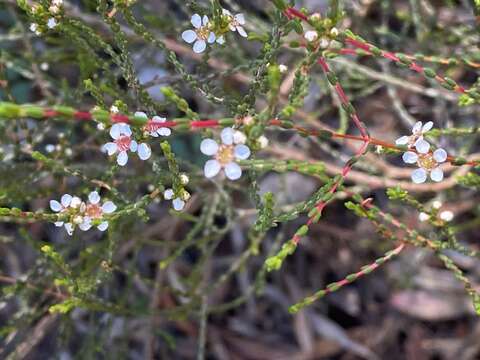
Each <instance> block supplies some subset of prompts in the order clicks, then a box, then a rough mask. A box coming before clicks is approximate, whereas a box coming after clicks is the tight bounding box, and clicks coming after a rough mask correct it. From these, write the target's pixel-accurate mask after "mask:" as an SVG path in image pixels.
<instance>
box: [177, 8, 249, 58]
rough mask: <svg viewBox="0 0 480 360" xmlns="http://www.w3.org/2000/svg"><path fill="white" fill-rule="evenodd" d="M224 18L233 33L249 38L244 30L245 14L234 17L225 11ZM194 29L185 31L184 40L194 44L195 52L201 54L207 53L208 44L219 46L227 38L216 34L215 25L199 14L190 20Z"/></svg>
mask: <svg viewBox="0 0 480 360" xmlns="http://www.w3.org/2000/svg"><path fill="white" fill-rule="evenodd" d="M223 16H224V17H225V19H226V20H227V22H228V28H229V29H230V30H231V31H233V32H238V34H239V35H240V36H242V37H247V33H246V32H245V29H244V28H243V25H245V17H244V15H243V14H237V15H232V14H231V13H230V11H228V10H226V9H223ZM190 22H191V23H192V25H193V27H194V29H193V30H185V31H184V32H183V33H182V39H183V40H184V41H185V42H187V43H189V44H192V43H193V51H194V52H196V53H197V54H200V53H202V52H204V51H205V49H206V48H207V43H208V44H213V43H214V42H216V43H218V44H224V43H225V37H224V36H223V35H222V34H215V32H214V31H213V25H212V23H211V22H210V20H209V19H208V16H206V15H204V16H203V17H201V16H200V15H199V14H193V15H192V18H191V19H190Z"/></svg>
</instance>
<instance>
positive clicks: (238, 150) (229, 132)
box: [200, 127, 250, 180]
mask: <svg viewBox="0 0 480 360" xmlns="http://www.w3.org/2000/svg"><path fill="white" fill-rule="evenodd" d="M220 138H221V140H222V143H221V144H218V143H217V142H216V141H215V140H213V139H204V140H202V142H201V143H200V151H201V152H202V153H203V154H205V155H208V156H213V159H211V160H208V161H207V162H206V163H205V166H204V168H203V171H204V173H205V176H206V177H207V178H212V177H214V176H216V175H217V174H218V173H219V172H220V170H221V169H223V170H224V172H225V175H226V176H227V178H229V179H230V180H237V179H239V178H240V177H241V176H242V168H241V167H240V165H238V164H237V163H236V160H245V159H248V158H249V156H250V149H249V147H248V146H247V145H245V144H244V143H245V141H246V136H245V134H244V133H242V132H241V131H238V130H234V129H233V128H230V127H227V128H224V129H223V130H222V132H221V134H220Z"/></svg>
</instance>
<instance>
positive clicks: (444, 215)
mask: <svg viewBox="0 0 480 360" xmlns="http://www.w3.org/2000/svg"><path fill="white" fill-rule="evenodd" d="M453 217H454V214H453V212H451V211H450V210H445V211H442V212H441V213H440V219H442V220H443V221H447V222H448V221H452V220H453Z"/></svg>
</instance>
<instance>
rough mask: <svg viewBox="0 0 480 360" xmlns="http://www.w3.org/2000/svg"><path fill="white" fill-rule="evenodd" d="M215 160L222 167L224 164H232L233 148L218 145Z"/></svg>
mask: <svg viewBox="0 0 480 360" xmlns="http://www.w3.org/2000/svg"><path fill="white" fill-rule="evenodd" d="M215 158H216V159H217V161H218V162H219V163H220V164H222V165H226V164H228V163H230V162H232V161H233V159H234V155H233V146H232V145H220V147H219V149H218V152H217V155H216V156H215Z"/></svg>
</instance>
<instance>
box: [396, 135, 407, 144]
mask: <svg viewBox="0 0 480 360" xmlns="http://www.w3.org/2000/svg"><path fill="white" fill-rule="evenodd" d="M408 140H410V137H409V136H407V135H404V136H402V137H399V138H398V139H397V140H395V144H397V145H407V144H408Z"/></svg>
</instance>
